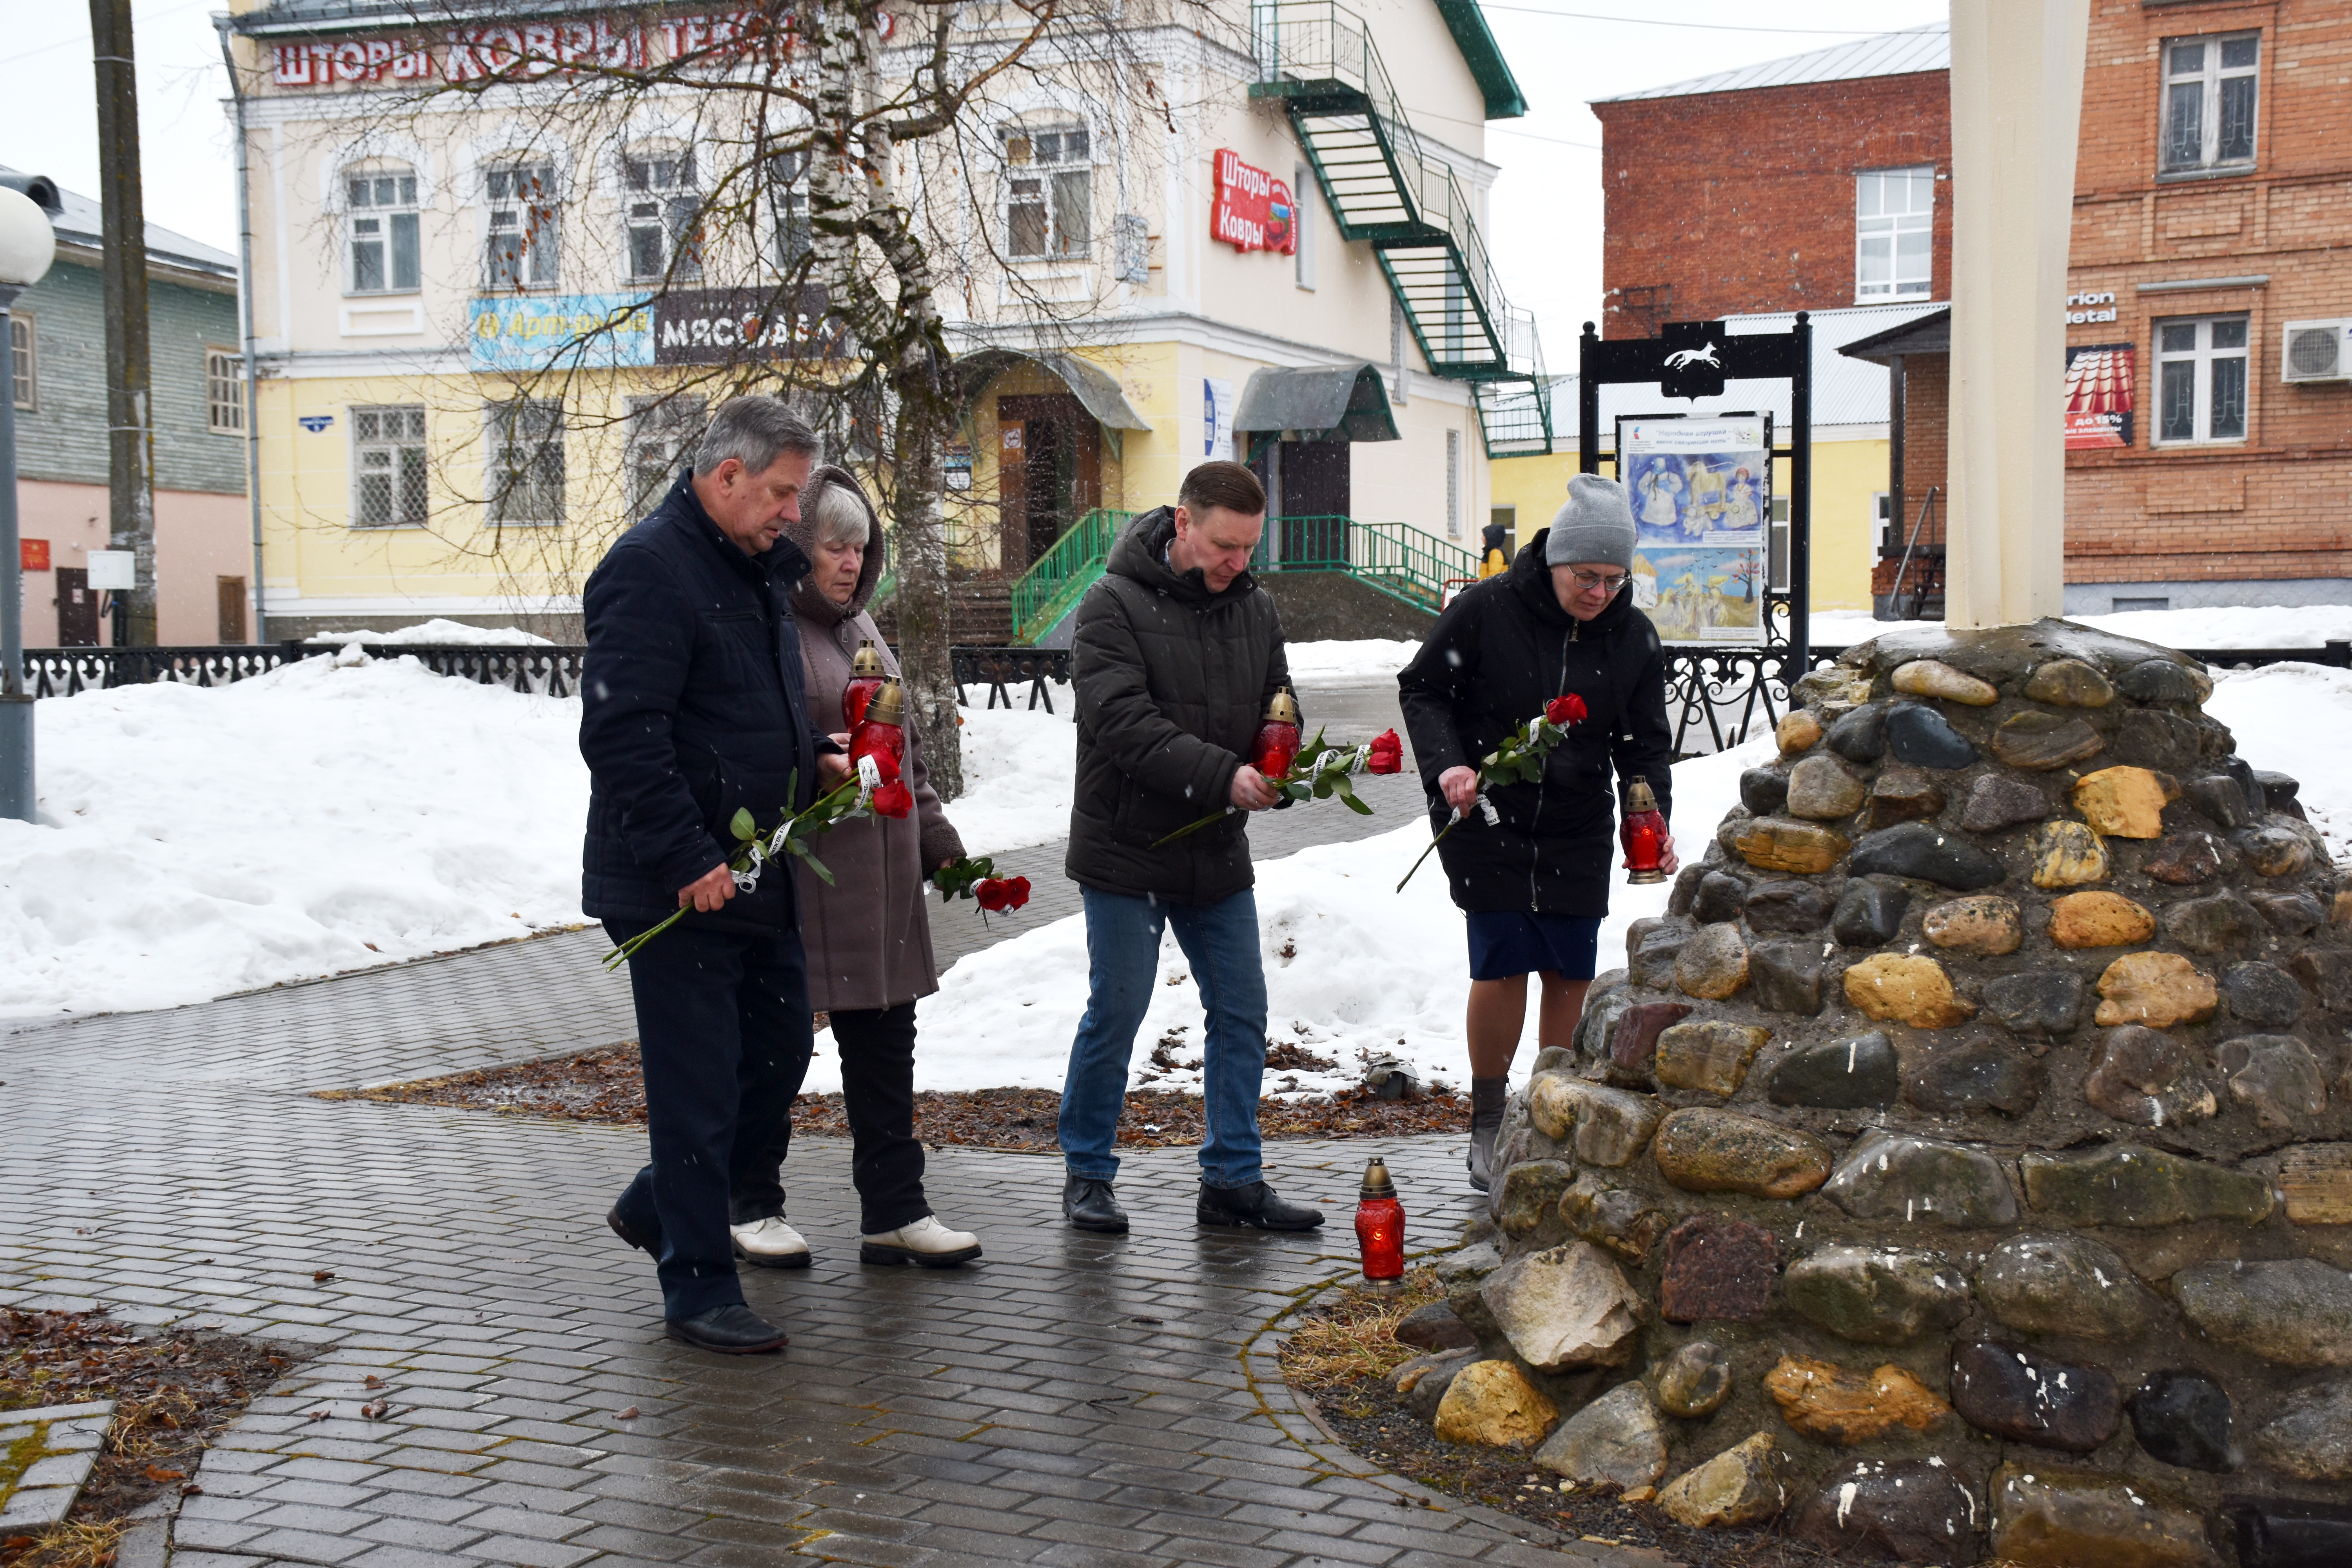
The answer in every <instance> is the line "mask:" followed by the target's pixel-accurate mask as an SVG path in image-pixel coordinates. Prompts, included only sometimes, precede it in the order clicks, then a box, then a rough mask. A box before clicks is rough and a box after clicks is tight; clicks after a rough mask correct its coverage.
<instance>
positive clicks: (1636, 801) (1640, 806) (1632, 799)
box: [1625, 774, 1658, 811]
mask: <svg viewBox="0 0 2352 1568" xmlns="http://www.w3.org/2000/svg"><path fill="white" fill-rule="evenodd" d="M1625 799H1626V803H1627V805H1628V808H1629V809H1631V810H1633V811H1655V810H1657V809H1658V797H1657V796H1656V795H1652V794H1651V793H1650V781H1649V780H1647V779H1645V778H1643V777H1641V776H1640V775H1639V774H1636V775H1635V776H1634V779H1633V785H1632V787H1631V788H1630V789H1628V790H1627V791H1626V792H1625Z"/></svg>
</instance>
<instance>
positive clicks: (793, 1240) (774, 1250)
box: [727, 1215, 809, 1268]
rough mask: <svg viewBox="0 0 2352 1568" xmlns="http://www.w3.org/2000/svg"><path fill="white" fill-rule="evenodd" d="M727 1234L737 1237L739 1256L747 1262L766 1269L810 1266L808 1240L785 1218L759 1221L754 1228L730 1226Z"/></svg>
mask: <svg viewBox="0 0 2352 1568" xmlns="http://www.w3.org/2000/svg"><path fill="white" fill-rule="evenodd" d="M727 1233H728V1234H729V1235H730V1236H731V1237H734V1238H735V1256H736V1257H738V1258H741V1259H743V1260H744V1261H745V1262H746V1263H756V1264H758V1265H759V1266H760V1267H761V1268H807V1267H808V1266H809V1244H808V1242H807V1240H806V1239H805V1238H803V1237H802V1235H801V1233H800V1232H799V1231H796V1230H794V1229H793V1227H792V1226H788V1225H786V1224H785V1223H784V1216H783V1215H769V1216H768V1217H767V1218H766V1219H755V1220H753V1221H752V1222H751V1224H750V1225H730V1226H728V1227H727Z"/></svg>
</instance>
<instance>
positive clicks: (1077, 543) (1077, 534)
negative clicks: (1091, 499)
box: [1013, 507, 1135, 644]
mask: <svg viewBox="0 0 2352 1568" xmlns="http://www.w3.org/2000/svg"><path fill="white" fill-rule="evenodd" d="M1132 521H1135V513H1133V512H1131V511H1110V510H1105V509H1103V508H1101V507H1097V508H1096V509H1095V510H1092V511H1090V512H1088V513H1087V514H1086V516H1084V517H1082V518H1080V519H1078V521H1076V523H1075V524H1073V525H1072V526H1071V527H1070V529H1069V531H1067V532H1066V533H1064V534H1063V535H1062V537H1061V538H1059V539H1057V540H1055V541H1054V548H1052V549H1051V550H1048V551H1047V552H1045V554H1043V555H1041V556H1039V557H1038V558H1037V559H1036V560H1035V561H1034V562H1033V563H1031V564H1030V567H1029V570H1028V571H1026V572H1024V573H1023V574H1021V575H1020V576H1019V577H1017V578H1015V579H1014V580H1013V641H1014V642H1016V643H1030V644H1034V643H1035V642H1036V641H1037V639H1038V638H1040V637H1044V636H1045V634H1046V633H1048V632H1050V631H1052V630H1053V629H1054V628H1055V626H1059V625H1061V624H1062V617H1063V616H1066V615H1068V614H1069V613H1070V612H1071V611H1072V610H1075V609H1076V608H1077V607H1078V600H1079V599H1081V598H1082V597H1084V596H1085V595H1086V591H1087V589H1088V588H1091V587H1093V586H1094V583H1095V579H1096V578H1097V577H1099V576H1101V575H1102V574H1103V567H1104V565H1105V564H1106V563H1108V562H1109V560H1110V547H1111V545H1112V543H1113V542H1116V541H1117V540H1118V536H1119V532H1120V531H1121V530H1123V529H1125V528H1126V527H1127V525H1128V524H1129V523H1130V522H1132Z"/></svg>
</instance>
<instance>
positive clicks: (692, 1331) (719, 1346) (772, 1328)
mask: <svg viewBox="0 0 2352 1568" xmlns="http://www.w3.org/2000/svg"><path fill="white" fill-rule="evenodd" d="M662 1331H663V1332H665V1333H667V1335H669V1337H670V1338H671V1339H674V1340H684V1341H685V1342H687V1343H688V1344H690V1345H692V1346H694V1347H695V1348H696V1349H698V1350H706V1351H717V1352H719V1354H720V1355H765V1354H767V1353H768V1352H771V1351H780V1350H782V1349H783V1348H784V1347H785V1346H786V1345H788V1344H790V1343H792V1341H791V1340H789V1339H787V1338H786V1337H785V1335H784V1331H783V1330H782V1329H780V1328H778V1327H776V1325H775V1324H773V1323H772V1322H770V1321H768V1320H767V1319H765V1318H763V1317H761V1316H760V1314H759V1313H757V1312H755V1311H753V1310H751V1308H749V1307H746V1306H745V1305H743V1303H741V1302H740V1301H736V1302H732V1303H730V1304H729V1305H727V1306H724V1307H713V1308H711V1309H710V1310H709V1311H707V1312H697V1313H696V1314H695V1315H694V1316H693V1317H691V1318H672V1319H670V1320H669V1321H667V1323H665V1324H664V1325H663V1326H662Z"/></svg>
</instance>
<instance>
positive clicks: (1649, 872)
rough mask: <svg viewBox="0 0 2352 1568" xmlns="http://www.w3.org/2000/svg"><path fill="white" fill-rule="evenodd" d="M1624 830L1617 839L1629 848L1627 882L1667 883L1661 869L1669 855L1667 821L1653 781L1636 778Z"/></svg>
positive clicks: (1627, 801)
mask: <svg viewBox="0 0 2352 1568" xmlns="http://www.w3.org/2000/svg"><path fill="white" fill-rule="evenodd" d="M1626 805H1629V806H1630V807H1632V809H1631V810H1629V811H1628V812H1626V814H1625V821H1624V824H1623V826H1621V827H1619V829H1618V830H1617V836H1618V837H1619V839H1620V840H1622V842H1623V844H1624V846H1625V868H1626V870H1627V871H1628V872H1629V873H1631V874H1630V875H1629V876H1627V877H1626V879H1625V880H1627V881H1628V882H1633V883H1637V884H1638V883H1643V882H1663V881H1664V880H1665V879H1666V874H1665V872H1664V870H1662V869H1661V867H1662V866H1663V865H1664V861H1665V854H1666V818H1665V814H1664V812H1661V811H1660V810H1659V809H1658V797H1657V796H1656V795H1652V794H1651V793H1650V781H1649V780H1647V779H1645V778H1636V779H1635V780H1634V781H1633V787H1632V788H1631V789H1629V790H1628V791H1627V792H1626Z"/></svg>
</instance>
